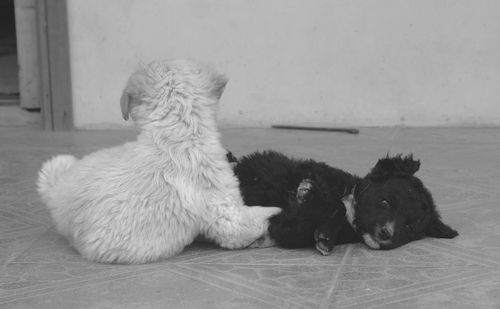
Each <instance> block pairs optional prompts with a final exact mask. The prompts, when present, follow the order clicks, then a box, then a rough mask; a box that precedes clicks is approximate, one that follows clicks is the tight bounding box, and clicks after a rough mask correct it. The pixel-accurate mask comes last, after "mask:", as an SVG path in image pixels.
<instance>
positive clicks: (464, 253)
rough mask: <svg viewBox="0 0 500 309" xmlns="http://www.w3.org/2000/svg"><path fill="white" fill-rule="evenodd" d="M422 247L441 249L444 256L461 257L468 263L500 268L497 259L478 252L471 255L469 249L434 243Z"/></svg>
mask: <svg viewBox="0 0 500 309" xmlns="http://www.w3.org/2000/svg"><path fill="white" fill-rule="evenodd" d="M436 241H439V240H436ZM421 246H423V247H427V248H429V249H430V248H432V249H439V252H440V253H442V254H445V255H448V256H453V257H457V256H459V257H460V258H462V259H465V260H467V261H472V262H476V263H480V264H482V265H483V266H486V267H496V268H498V267H500V264H499V263H498V262H497V261H496V259H495V258H492V257H490V256H488V255H484V254H480V253H478V252H474V253H471V252H469V250H470V249H468V248H464V247H461V248H457V247H453V246H450V245H449V244H448V243H445V242H441V243H440V245H434V244H432V243H425V244H421ZM478 255H481V256H478Z"/></svg>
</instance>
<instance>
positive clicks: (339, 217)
mask: <svg viewBox="0 0 500 309" xmlns="http://www.w3.org/2000/svg"><path fill="white" fill-rule="evenodd" d="M335 206H337V205H335ZM336 208H337V209H336V210H335V211H334V212H333V213H332V214H330V215H329V216H328V217H327V218H326V220H324V221H323V222H321V224H320V225H319V226H318V228H316V230H315V231H314V241H315V246H316V249H317V250H318V251H319V252H320V253H321V254H322V255H330V253H332V251H333V247H334V246H335V243H336V240H337V236H338V234H339V232H340V230H341V229H342V225H343V224H344V221H345V211H342V209H341V208H338V207H336Z"/></svg>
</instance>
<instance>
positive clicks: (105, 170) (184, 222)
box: [37, 60, 281, 263]
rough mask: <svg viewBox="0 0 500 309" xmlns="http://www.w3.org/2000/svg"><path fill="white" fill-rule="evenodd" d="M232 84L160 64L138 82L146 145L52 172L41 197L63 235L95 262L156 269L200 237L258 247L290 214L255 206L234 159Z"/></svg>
mask: <svg viewBox="0 0 500 309" xmlns="http://www.w3.org/2000/svg"><path fill="white" fill-rule="evenodd" d="M226 83H227V79H226V77H225V76H224V75H222V74H219V73H217V72H215V71H214V70H213V69H211V68H209V67H207V66H205V65H202V64H199V63H196V62H193V61H187V60H171V61H168V60H167V61H155V62H152V63H150V64H148V65H145V66H142V67H141V68H139V69H138V70H137V71H135V72H134V73H133V74H132V75H131V77H130V78H129V80H128V82H127V85H126V87H125V90H124V91H123V94H122V97H121V100H120V106H121V111H122V115H123V118H124V119H125V120H127V119H128V118H129V116H130V117H131V118H132V120H133V121H134V122H135V124H136V125H137V126H138V127H139V128H140V133H139V135H138V137H137V140H136V141H134V142H129V143H126V144H124V145H122V146H118V147H114V148H108V149H104V150H100V151H97V152H95V153H92V154H90V155H87V156H85V157H83V158H82V159H77V158H75V157H73V156H71V155H59V156H56V157H54V158H52V159H51V160H49V161H48V162H46V163H44V164H43V166H42V168H41V170H40V172H39V178H38V183H37V184H38V192H39V194H40V196H41V198H42V200H43V201H44V202H45V204H46V205H47V207H48V209H49V210H50V213H51V216H52V219H53V221H54V223H55V226H56V228H57V230H58V232H59V233H60V234H62V235H64V236H65V237H67V239H68V240H69V241H70V243H71V244H72V246H73V247H74V248H76V250H77V251H78V252H79V253H80V254H81V255H82V256H84V257H85V258H87V259H89V260H92V261H97V262H103V263H146V262H153V261H157V260H159V259H163V258H168V257H171V256H173V255H175V254H177V253H179V252H181V251H182V250H183V248H185V247H186V246H187V245H189V244H190V243H191V242H193V240H194V239H195V238H196V237H197V236H200V237H203V238H205V239H208V240H211V241H213V242H215V243H217V244H218V245H220V246H221V247H223V248H228V249H237V248H244V247H247V246H249V245H250V244H252V243H253V242H254V241H255V240H256V239H258V238H260V237H262V235H264V234H265V233H266V232H267V230H268V219H269V218H270V217H271V216H273V215H276V214H277V213H279V212H280V211H281V210H280V209H279V208H275V207H259V206H253V207H247V206H245V205H244V203H243V199H242V196H241V194H240V191H239V183H238V180H237V178H236V177H235V175H234V173H233V170H232V168H231V166H230V165H229V163H228V162H227V160H226V157H225V155H226V152H225V149H224V148H223V147H222V145H221V142H220V137H219V132H218V129H217V126H216V119H215V115H216V110H217V105H218V103H219V99H220V97H221V95H222V92H223V90H224V88H225V85H226Z"/></svg>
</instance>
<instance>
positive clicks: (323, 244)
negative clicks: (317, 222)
mask: <svg viewBox="0 0 500 309" xmlns="http://www.w3.org/2000/svg"><path fill="white" fill-rule="evenodd" d="M314 242H315V246H316V250H318V251H319V252H320V253H321V255H325V256H326V255H330V254H331V253H332V251H333V247H334V245H335V242H334V241H333V239H332V238H331V237H330V236H329V235H328V234H327V233H323V232H321V231H320V229H316V230H315V231H314Z"/></svg>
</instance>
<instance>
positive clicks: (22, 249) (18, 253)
mask: <svg viewBox="0 0 500 309" xmlns="http://www.w3.org/2000/svg"><path fill="white" fill-rule="evenodd" d="M39 230H40V231H42V232H40V233H39V234H33V235H32V236H33V238H32V239H31V241H29V242H28V243H27V244H25V245H24V246H22V247H21V249H20V250H17V252H15V253H13V254H12V255H11V256H10V257H9V258H8V259H7V260H6V261H5V263H3V265H2V267H1V269H0V273H3V272H5V271H6V269H7V267H8V266H9V265H10V264H12V263H13V262H14V260H16V259H17V258H18V257H19V256H20V255H21V254H23V253H24V252H25V251H26V250H28V249H29V248H30V247H31V246H32V245H33V244H34V243H35V242H36V241H37V240H39V239H40V238H41V237H43V234H44V233H45V232H47V230H48V228H45V229H43V228H42V227H40V228H39ZM37 235H38V236H37Z"/></svg>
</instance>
